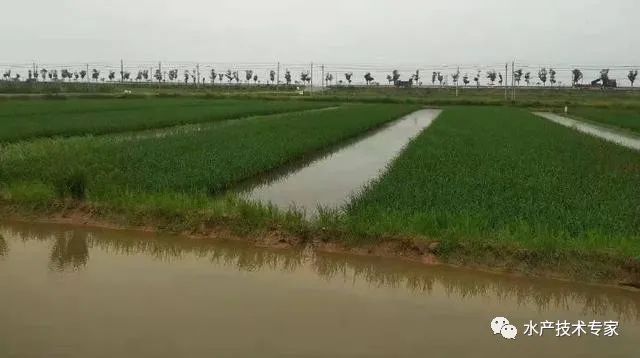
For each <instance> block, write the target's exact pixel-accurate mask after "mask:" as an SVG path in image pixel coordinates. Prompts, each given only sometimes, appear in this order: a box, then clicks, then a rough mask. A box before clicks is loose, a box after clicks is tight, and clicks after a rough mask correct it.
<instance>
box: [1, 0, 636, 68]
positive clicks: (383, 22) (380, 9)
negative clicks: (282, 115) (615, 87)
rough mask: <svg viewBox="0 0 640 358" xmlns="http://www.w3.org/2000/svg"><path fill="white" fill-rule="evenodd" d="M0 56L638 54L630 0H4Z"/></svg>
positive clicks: (419, 58)
mask: <svg viewBox="0 0 640 358" xmlns="http://www.w3.org/2000/svg"><path fill="white" fill-rule="evenodd" d="M1 8H2V13H3V14H2V20H1V21H0V41H1V42H0V43H2V48H3V50H2V51H1V52H0V53H1V55H0V63H2V62H4V63H6V62H19V61H27V62H28V61H32V60H36V61H41V62H47V61H48V62H65V61H117V60H119V59H120V58H125V59H127V60H130V61H150V60H163V61H203V62H206V61H210V62H227V61H228V62H239V61H241V62H273V61H277V60H279V61H282V62H290V63H293V62H309V61H314V62H316V63H361V64H369V63H370V64H395V63H397V64H408V63H412V64H413V63H416V64H454V63H459V64H476V63H493V62H504V61H506V60H510V59H514V58H515V59H517V60H520V61H525V62H528V63H556V64H571V63H573V64H634V65H635V64H638V63H640V43H639V34H640V31H639V29H640V21H638V19H639V17H640V1H639V0H609V1H604V0H537V1H535V0H395V1H393V0H320V1H313V2H312V1H305V0H271V1H267V0H179V1H178V0H20V1H13V0H7V1H4V3H3V4H2V6H1Z"/></svg>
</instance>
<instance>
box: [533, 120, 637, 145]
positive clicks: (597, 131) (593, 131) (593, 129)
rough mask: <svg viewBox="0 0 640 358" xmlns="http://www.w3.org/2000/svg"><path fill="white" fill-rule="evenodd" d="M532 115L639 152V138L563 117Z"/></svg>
mask: <svg viewBox="0 0 640 358" xmlns="http://www.w3.org/2000/svg"><path fill="white" fill-rule="evenodd" d="M534 114H535V115H537V116H539V117H542V118H545V119H548V120H550V121H552V122H555V123H558V124H560V125H563V126H565V127H569V128H573V129H576V130H578V131H580V132H582V133H586V134H589V135H592V136H594V137H598V138H602V139H604V140H606V141H609V142H613V143H616V144H618V145H621V146H623V147H627V148H631V149H635V150H640V137H635V136H632V135H627V134H624V133H620V132H619V131H616V130H614V129H608V128H605V127H601V126H598V125H595V124H591V123H586V122H582V121H578V120H575V119H571V118H567V117H563V116H560V115H557V114H554V113H546V112H535V113H534Z"/></svg>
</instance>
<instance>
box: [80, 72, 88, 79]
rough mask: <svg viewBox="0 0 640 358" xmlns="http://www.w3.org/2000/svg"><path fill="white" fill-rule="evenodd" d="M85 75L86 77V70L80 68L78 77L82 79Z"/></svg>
mask: <svg viewBox="0 0 640 358" xmlns="http://www.w3.org/2000/svg"><path fill="white" fill-rule="evenodd" d="M85 77H87V71H86V70H81V71H80V78H82V79H83V80H84V78H85Z"/></svg>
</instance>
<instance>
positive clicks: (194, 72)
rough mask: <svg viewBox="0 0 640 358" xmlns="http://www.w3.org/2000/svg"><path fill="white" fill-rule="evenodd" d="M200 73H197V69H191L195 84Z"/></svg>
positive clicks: (192, 80) (192, 79)
mask: <svg viewBox="0 0 640 358" xmlns="http://www.w3.org/2000/svg"><path fill="white" fill-rule="evenodd" d="M198 77H199V75H198V74H197V72H196V70H195V69H194V70H191V82H193V84H194V85H195V84H196V80H197V79H198Z"/></svg>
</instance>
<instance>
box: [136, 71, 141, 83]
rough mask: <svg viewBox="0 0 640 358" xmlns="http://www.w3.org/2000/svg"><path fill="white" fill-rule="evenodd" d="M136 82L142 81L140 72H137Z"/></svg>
mask: <svg viewBox="0 0 640 358" xmlns="http://www.w3.org/2000/svg"><path fill="white" fill-rule="evenodd" d="M136 81H142V71H138V75H136Z"/></svg>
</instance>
